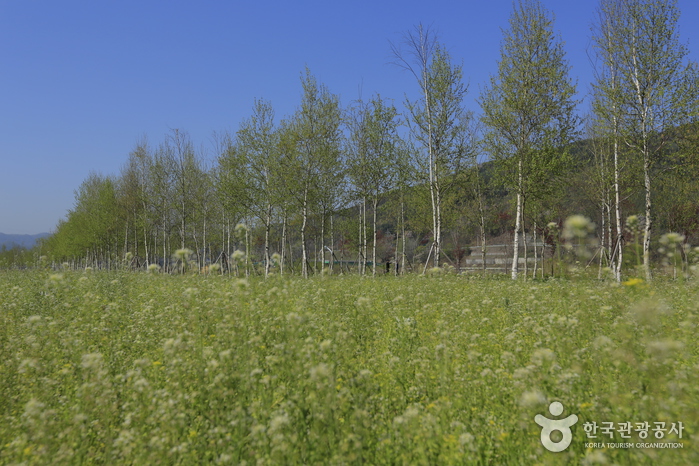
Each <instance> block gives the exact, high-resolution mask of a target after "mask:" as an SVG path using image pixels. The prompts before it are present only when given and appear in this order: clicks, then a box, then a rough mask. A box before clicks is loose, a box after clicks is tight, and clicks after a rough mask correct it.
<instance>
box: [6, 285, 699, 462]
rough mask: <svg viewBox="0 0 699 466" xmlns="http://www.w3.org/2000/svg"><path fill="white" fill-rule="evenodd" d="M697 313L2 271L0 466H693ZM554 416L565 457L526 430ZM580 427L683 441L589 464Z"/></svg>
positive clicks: (668, 303)
mask: <svg viewBox="0 0 699 466" xmlns="http://www.w3.org/2000/svg"><path fill="white" fill-rule="evenodd" d="M698 298H699V286H697V284H696V282H694V281H692V280H688V281H684V282H675V281H662V280H656V281H655V282H654V283H653V284H652V285H646V284H645V283H644V282H642V281H640V280H634V281H630V282H627V284H626V285H621V286H620V285H615V284H612V283H607V282H600V281H593V280H586V279H578V280H575V281H571V280H549V281H540V282H528V283H521V282H512V281H511V280H505V279H498V278H490V279H488V278H483V279H468V278H466V277H462V276H454V275H441V274H435V275H432V276H426V277H419V276H406V277H400V278H395V277H390V276H386V277H380V278H379V279H375V280H372V279H363V278H362V277H356V276H351V277H349V276H331V277H317V278H315V279H311V280H300V279H294V278H285V279H282V278H280V277H272V278H271V279H269V280H267V281H264V280H262V279H259V280H258V279H250V280H244V279H231V278H229V277H225V278H224V277H220V276H208V277H204V276H191V275H184V276H167V275H158V274H144V273H116V274H115V273H95V272H89V273H78V272H65V273H63V274H56V275H51V274H50V273H49V272H45V271H44V272H40V271H35V272H25V273H22V272H0V393H1V394H2V398H0V416H2V419H1V422H0V463H3V464H19V463H23V464H82V463H94V464H201V463H221V464H562V463H565V462H570V463H571V464H579V463H580V462H585V463H586V464H592V463H595V462H604V461H608V462H610V463H617V464H699V448H697V442H698V441H699V439H697V428H698V427H699V402H697V400H699V370H698V369H699V347H698V345H697V339H696V333H697V323H699V299H698ZM554 400H556V401H560V402H561V403H563V405H564V407H565V409H566V411H565V412H564V413H563V416H567V415H568V414H570V413H575V414H577V415H578V417H579V419H580V420H579V422H578V424H576V425H575V426H574V427H573V442H572V444H571V446H570V447H569V448H568V449H567V450H566V451H564V452H562V453H550V452H548V451H547V450H545V449H544V448H543V446H542V445H541V442H540V440H539V435H540V432H541V430H540V428H539V426H537V425H536V424H535V423H534V416H535V415H536V414H544V415H547V416H548V411H547V408H548V403H550V402H551V401H554ZM588 421H589V422H592V421H596V422H597V423H601V422H602V421H613V422H615V423H617V422H625V421H630V422H634V423H635V422H644V421H648V422H650V423H651V425H652V423H653V422H655V421H665V422H667V423H672V422H682V423H683V425H684V432H683V435H682V439H678V438H677V436H676V435H674V434H667V435H666V436H665V438H664V439H663V440H658V441H672V442H679V443H682V444H683V445H684V448H682V449H675V450H666V449H639V448H632V449H596V448H595V449H592V448H586V443H587V442H593V441H595V440H588V439H587V437H586V435H585V432H584V430H583V423H585V422H588ZM668 425H669V424H668ZM651 435H652V434H651ZM597 441H607V442H609V441H615V442H620V441H622V440H621V439H620V438H619V435H618V434H617V435H616V437H615V438H614V439H612V440H610V439H609V438H604V437H603V438H599V439H598V440H597ZM630 441H633V442H636V441H639V439H638V437H637V435H636V434H635V433H632V440H630ZM654 441H655V440H654Z"/></svg>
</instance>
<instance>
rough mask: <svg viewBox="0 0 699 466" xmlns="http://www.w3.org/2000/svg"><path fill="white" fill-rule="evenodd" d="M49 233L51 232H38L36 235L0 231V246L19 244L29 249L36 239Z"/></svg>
mask: <svg viewBox="0 0 699 466" xmlns="http://www.w3.org/2000/svg"><path fill="white" fill-rule="evenodd" d="M50 235H51V233H38V234H36V235H7V234H5V233H0V248H1V247H3V246H5V247H7V248H12V247H15V246H19V247H22V248H27V249H30V248H33V247H34V245H35V244H36V242H37V240H39V239H41V238H46V237H47V236H50Z"/></svg>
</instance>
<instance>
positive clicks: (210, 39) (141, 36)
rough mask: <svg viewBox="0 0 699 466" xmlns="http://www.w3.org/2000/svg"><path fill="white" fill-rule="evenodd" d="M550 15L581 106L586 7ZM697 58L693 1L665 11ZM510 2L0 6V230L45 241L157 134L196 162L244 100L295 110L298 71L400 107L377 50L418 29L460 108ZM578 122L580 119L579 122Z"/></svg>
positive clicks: (495, 42)
mask: <svg viewBox="0 0 699 466" xmlns="http://www.w3.org/2000/svg"><path fill="white" fill-rule="evenodd" d="M543 3H544V5H545V6H546V7H547V8H548V9H549V10H550V11H553V13H554V14H555V18H556V22H555V29H556V30H557V31H558V32H559V33H560V36H561V37H562V39H563V40H564V41H565V43H566V45H565V47H566V50H567V53H568V59H569V61H570V64H571V65H572V67H573V69H572V75H573V77H574V78H576V79H577V80H578V90H579V93H580V97H581V98H582V97H584V95H585V94H586V93H587V90H588V87H589V82H590V81H591V80H592V70H591V66H590V64H589V60H588V55H587V53H588V49H589V47H590V46H589V44H590V24H591V22H592V19H593V14H594V11H595V9H596V6H597V2H596V1H593V0H578V1H554V0H544V1H543ZM678 4H679V7H680V9H681V10H682V20H681V23H680V25H681V34H682V39H683V41H684V42H688V44H689V48H690V51H691V58H692V59H693V60H695V61H696V60H697V56H699V55H698V53H699V45H698V44H696V42H697V41H699V35H697V34H696V32H695V26H696V23H697V20H699V2H696V1H694V0H680V1H679V3H678ZM511 8H512V2H511V1H510V0H487V1H482V0H470V1H469V0H466V1H463V0H462V1H442V0H433V1H431V2H425V1H412V0H411V1H380V0H374V1H365V0H359V1H358V0H353V1H332V0H331V1H327V0H325V1H303V0H299V1H296V2H289V1H276V2H269V1H264V0H259V1H254V2H253V1H245V2H244V1H207V0H202V1H196V2H195V1H187V2H185V1H155V0H153V1H148V0H139V1H132V0H126V1H124V0H122V1H119V2H116V1H112V2H102V1H99V2H97V1H70V0H64V1H60V2H58V1H55V0H35V1H22V0H0V232H3V233H10V234H13V233H39V232H46V231H52V229H53V228H54V226H55V225H56V223H57V221H58V220H59V219H60V218H62V217H64V216H65V215H66V212H67V210H68V209H70V208H71V207H72V206H73V202H74V190H75V189H76V188H77V187H78V186H79V185H80V183H81V182H82V181H83V180H84V179H85V178H86V177H87V175H88V174H89V173H90V172H91V171H95V172H100V173H102V174H117V173H118V172H119V170H120V168H121V166H122V165H123V164H124V163H125V162H126V159H127V157H128V154H129V152H130V151H131V150H132V149H133V147H134V145H135V143H136V141H137V140H138V139H139V138H141V137H142V136H144V135H146V136H148V138H149V140H150V142H151V143H154V144H155V143H158V142H160V141H161V140H162V139H163V137H164V135H165V133H167V132H168V131H169V129H171V128H180V129H183V130H186V131H188V132H189V133H190V135H191V137H192V139H193V140H194V142H195V144H196V145H197V146H200V147H203V148H205V149H209V150H211V142H210V141H211V134H212V133H213V131H218V132H221V131H235V130H236V129H237V127H238V124H239V123H240V121H241V120H242V119H243V118H246V117H247V116H249V115H250V113H251V108H252V105H253V100H254V99H255V98H256V97H262V98H265V99H268V100H271V101H272V104H273V105H274V107H275V110H276V113H277V116H278V117H283V116H286V115H289V114H291V113H292V112H293V111H294V110H295V108H296V106H297V105H298V103H299V101H300V95H301V86H300V80H299V78H300V74H301V72H302V70H303V69H304V67H305V66H306V65H307V66H308V67H309V68H310V69H311V71H312V73H313V74H314V75H316V77H317V78H318V79H319V80H320V81H321V82H322V83H324V84H326V85H327V86H328V87H329V89H330V90H331V91H332V92H334V93H336V94H339V95H340V97H341V99H342V103H343V104H345V105H346V104H347V103H349V102H350V101H352V100H354V99H356V98H357V97H358V96H359V92H360V89H361V92H362V95H363V96H364V97H365V98H368V97H370V96H371V95H372V94H374V93H380V94H381V95H382V96H383V97H387V98H392V99H394V100H395V101H396V104H397V105H398V104H401V102H402V100H403V99H404V96H405V95H406V94H408V95H409V96H415V94H416V91H417V89H416V84H415V83H414V82H413V81H412V79H411V77H410V76H409V75H407V74H406V73H405V72H403V71H401V70H400V69H398V68H396V67H395V66H391V65H389V64H388V62H389V61H390V48H389V41H394V42H396V41H399V40H400V36H401V34H402V33H403V32H404V31H406V30H407V29H410V28H411V27H413V26H414V25H415V24H417V23H419V22H422V23H424V24H426V25H431V26H432V27H433V28H435V29H436V30H438V31H439V33H440V38H441V41H442V42H443V43H444V44H446V46H447V47H448V48H449V50H450V52H451V54H452V58H453V59H454V60H457V61H459V62H463V64H464V74H465V76H466V78H467V80H468V82H469V83H470V92H469V100H468V105H469V106H470V107H471V108H472V109H473V110H474V111H476V112H477V111H478V108H477V106H476V104H475V102H474V99H475V98H476V97H477V96H478V94H479V88H480V87H482V86H483V84H484V83H486V82H487V79H488V77H489V76H490V75H491V74H493V73H495V71H496V64H497V61H498V59H499V53H500V52H499V51H500V41H501V39H502V30H501V29H502V28H506V27H507V24H508V23H507V21H508V18H509V16H510V12H511ZM582 110H584V109H582Z"/></svg>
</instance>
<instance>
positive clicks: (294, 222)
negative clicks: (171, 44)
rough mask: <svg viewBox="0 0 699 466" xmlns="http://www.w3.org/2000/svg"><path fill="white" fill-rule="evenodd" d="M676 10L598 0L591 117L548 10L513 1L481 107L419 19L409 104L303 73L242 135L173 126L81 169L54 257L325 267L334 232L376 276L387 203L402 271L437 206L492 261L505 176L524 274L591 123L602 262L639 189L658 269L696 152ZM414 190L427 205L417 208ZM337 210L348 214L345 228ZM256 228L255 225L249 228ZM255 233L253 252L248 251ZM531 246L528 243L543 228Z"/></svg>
mask: <svg viewBox="0 0 699 466" xmlns="http://www.w3.org/2000/svg"><path fill="white" fill-rule="evenodd" d="M678 17H679V10H678V8H677V5H676V2H674V1H656V0H601V1H600V4H599V7H598V11H597V15H596V17H595V19H594V21H593V26H594V27H593V31H594V32H593V37H592V40H593V41H592V42H593V44H594V48H593V52H594V53H593V54H592V56H593V65H594V67H595V72H596V79H595V82H594V83H592V99H591V100H592V106H591V111H590V114H589V116H588V117H586V118H585V119H584V121H583V119H582V118H580V116H579V108H578V107H579V104H580V101H579V100H577V97H576V96H577V95H578V93H577V90H576V85H577V83H576V82H575V81H574V80H573V79H572V77H571V76H570V69H571V68H570V65H569V64H568V62H567V60H566V57H565V51H564V48H563V41H562V39H561V38H560V36H559V35H557V34H556V32H555V29H554V23H553V15H552V14H551V13H550V12H549V11H547V10H546V9H545V8H544V7H543V6H542V5H541V4H540V2H538V1H537V0H520V1H518V2H517V3H515V4H514V6H513V12H512V15H511V17H510V22H509V27H508V28H506V29H504V31H503V35H504V36H503V40H502V43H501V56H500V59H499V61H498V68H497V72H496V73H495V74H493V75H492V76H491V78H490V80H489V82H488V83H486V84H485V85H484V86H483V87H482V88H481V91H480V95H479V96H478V98H477V101H478V103H479V106H480V108H479V115H478V116H476V114H474V112H473V111H471V110H468V109H467V108H466V107H465V104H464V99H465V97H466V96H467V93H468V90H469V89H468V86H467V85H466V84H465V79H464V69H463V65H461V64H458V63H456V62H455V61H454V60H453V59H452V57H451V56H450V54H449V52H448V49H447V47H446V46H445V44H443V43H441V42H440V41H439V38H438V37H437V36H436V35H435V33H434V32H433V31H432V30H430V29H429V28H426V27H423V26H422V25H418V26H417V27H415V28H413V29H412V30H410V31H408V32H407V33H406V34H404V36H403V37H402V40H401V41H399V42H397V43H395V44H392V45H391V51H392V55H393V57H394V64H395V65H397V66H398V67H400V68H402V69H403V70H405V71H406V72H408V73H410V74H411V75H412V76H413V77H414V78H415V83H416V86H415V91H416V92H413V94H415V95H416V96H417V97H416V98H414V99H411V98H408V97H406V99H405V101H404V103H403V110H402V111H400V110H399V109H398V108H397V107H396V106H395V105H394V103H393V102H392V101H391V100H388V99H385V98H383V97H381V96H379V95H376V96H374V97H373V98H371V99H370V100H368V101H356V102H353V103H352V104H351V105H349V106H347V107H346V108H343V107H342V106H341V103H340V99H339V97H338V96H337V95H335V94H333V93H332V92H330V90H329V89H328V88H327V87H326V86H325V85H323V84H321V83H319V82H318V81H317V80H316V78H315V77H314V76H313V74H312V73H311V72H310V71H309V70H308V69H307V70H306V71H305V72H304V73H303V74H302V76H301V85H302V93H301V102H300V104H299V106H298V108H297V110H296V111H295V112H294V113H293V114H292V115H290V116H287V117H284V118H281V119H278V118H277V116H276V115H275V112H274V109H273V106H272V104H271V103H270V102H268V101H265V100H263V99H259V100H256V101H255V103H254V106H253V112H252V115H251V116H250V117H249V118H248V119H246V120H244V121H243V122H241V123H240V126H239V129H238V131H237V132H236V133H235V134H219V135H214V137H213V138H212V139H213V149H211V148H209V149H204V148H196V147H195V146H194V144H193V143H192V141H191V140H190V138H189V137H188V135H187V134H186V133H185V132H183V131H180V130H172V131H171V132H170V133H169V134H168V135H167V137H166V138H165V140H164V141H163V142H161V143H160V144H159V145H157V146H156V147H151V146H150V145H149V144H148V142H147V141H146V140H144V141H142V142H140V143H138V144H137V145H136V147H135V149H134V150H133V151H132V153H131V154H130V156H129V159H128V162H127V163H126V165H125V166H124V168H123V170H122V172H121V174H120V175H119V176H118V177H112V176H102V175H96V174H93V175H91V176H90V177H88V179H86V180H85V182H84V183H83V184H82V185H81V186H80V188H79V189H78V190H77V191H76V205H75V207H74V208H73V209H72V210H71V211H70V212H69V214H68V216H67V218H66V220H65V221H62V222H61V223H60V224H59V225H58V226H57V230H56V233H55V234H54V235H53V237H52V238H51V239H50V240H49V241H48V242H47V243H46V245H47V247H48V248H49V250H51V251H52V253H53V254H54V255H55V256H56V257H76V256H80V257H83V258H91V259H92V260H93V261H102V262H104V261H109V260H115V259H114V258H118V259H116V260H124V259H123V258H126V257H129V258H133V257H135V258H140V259H141V260H142V262H143V263H144V264H145V265H149V264H151V263H159V264H160V265H163V266H166V267H167V266H168V258H169V257H171V256H172V250H173V249H175V248H179V249H182V250H184V249H186V248H189V249H191V251H192V253H193V254H194V255H195V256H196V260H197V263H198V264H199V266H205V265H206V264H210V263H224V262H225V264H226V265H227V266H228V267H229V268H231V267H239V266H242V265H243V263H244V264H245V265H248V264H249V263H250V262H252V261H253V260H255V261H257V262H258V263H261V264H263V271H264V274H265V275H267V274H269V273H270V272H271V268H272V267H277V268H278V270H279V271H280V272H281V273H284V272H285V270H286V271H291V270H290V269H291V267H292V266H293V265H292V264H297V268H296V269H295V270H293V271H294V272H297V273H300V274H301V275H302V276H304V277H307V276H308V275H309V274H310V273H312V271H313V270H317V267H312V266H311V263H312V262H316V261H317V260H318V258H319V257H320V262H321V266H322V264H325V263H328V264H330V266H331V267H332V264H334V263H335V262H336V261H337V259H338V257H337V252H338V251H337V250H338V248H339V247H340V246H339V245H342V244H346V243H347V242H351V243H352V244H353V245H354V246H355V252H354V254H356V258H357V260H356V262H357V267H358V269H359V272H360V273H369V272H371V273H372V274H376V273H377V263H379V262H381V261H380V260H379V258H378V257H377V244H378V239H379V238H378V235H379V233H380V231H379V227H378V225H379V224H380V223H381V219H380V218H378V215H379V212H381V210H380V208H379V206H380V205H381V204H389V203H390V204H391V205H392V206H393V210H392V212H393V213H392V218H391V223H392V224H393V225H394V237H393V259H392V260H393V263H394V271H395V272H397V271H398V269H399V268H400V269H402V270H405V269H406V238H407V237H409V236H410V234H409V233H410V232H409V231H408V230H409V229H410V228H411V227H412V229H414V230H415V229H416V227H415V225H416V224H418V223H419V222H418V221H417V220H416V218H417V217H424V216H425V215H429V216H430V221H429V222H425V224H427V225H428V230H429V239H430V241H429V248H428V249H427V257H426V258H424V264H425V265H424V266H425V268H427V266H428V264H430V263H431V264H432V265H433V266H434V267H439V266H440V265H442V264H443V263H444V257H443V255H444V252H443V248H444V231H443V230H444V220H445V215H448V214H447V213H446V212H447V211H454V209H457V210H458V209H459V208H461V209H465V208H467V207H466V206H468V209H470V210H472V212H470V213H469V214H468V215H466V217H467V218H468V219H469V221H470V222H471V223H472V228H471V230H472V231H478V237H479V240H480V241H479V242H480V245H481V247H482V250H481V254H482V259H483V265H484V266H485V244H486V233H487V232H488V231H492V228H491V226H490V225H489V224H488V218H489V217H492V212H488V208H489V207H488V203H489V200H488V196H487V195H486V193H487V192H489V191H490V192H492V190H493V187H494V186H499V187H504V188H505V190H506V192H507V193H508V194H509V195H510V197H511V199H512V211H513V214H512V217H513V225H512V233H513V235H512V238H513V244H512V254H513V257H512V261H511V270H510V272H511V276H512V278H513V279H517V278H518V276H519V275H520V273H521V271H520V265H521V264H522V263H523V264H524V267H525V270H524V274H525V276H526V274H527V270H526V267H527V263H528V261H526V260H524V261H521V260H520V257H519V253H520V249H521V248H520V244H519V241H520V239H522V240H524V241H526V238H527V236H526V235H523V234H522V233H523V232H526V231H533V232H534V234H535V235H536V234H537V232H539V234H544V233H546V232H548V234H549V235H550V231H551V229H550V228H549V229H548V230H547V229H546V225H547V224H549V222H554V223H556V222H558V223H560V213H561V209H560V208H557V207H556V203H557V202H559V203H560V200H561V199H562V196H563V193H564V192H565V191H566V189H568V188H569V186H568V184H569V183H570V180H571V173H573V172H575V171H576V170H578V169H579V168H580V167H579V166H578V165H579V164H581V163H583V162H581V160H575V159H573V158H572V157H571V154H570V148H571V147H572V144H573V143H574V142H575V141H579V140H580V138H581V136H582V135H583V131H584V135H585V136H586V137H587V138H588V140H589V141H592V143H590V145H589V147H590V152H591V157H590V158H591V160H593V162H592V163H591V164H589V165H590V166H591V167H592V175H591V176H590V177H589V182H588V190H589V192H588V193H587V194H584V193H581V194H580V195H581V196H585V195H587V196H588V197H590V198H592V199H593V201H594V202H595V203H596V204H597V205H598V206H599V208H598V210H597V211H596V214H595V218H596V219H599V223H600V225H601V228H600V229H599V230H598V233H597V234H598V237H599V240H600V244H601V248H600V260H601V261H602V260H604V261H606V263H607V264H608V265H609V266H610V267H611V269H612V270H613V273H614V275H615V277H616V278H617V280H621V278H622V264H623V263H624V262H623V261H624V258H623V250H624V238H625V236H628V233H626V234H625V229H627V225H626V224H625V223H626V222H625V219H624V218H625V217H624V215H627V216H628V215H629V214H631V212H624V211H623V210H624V209H625V208H626V209H628V208H629V207H628V206H629V202H628V200H629V198H631V197H633V196H634V194H635V193H636V192H637V191H638V190H639V189H642V191H643V197H644V211H643V215H642V216H641V217H642V227H643V268H644V270H645V273H646V275H647V278H650V272H651V268H650V244H651V232H652V231H653V230H652V226H653V218H654V217H653V214H654V211H653V203H652V199H653V197H652V195H653V192H654V186H653V179H654V176H656V174H657V173H659V172H660V171H663V170H664V171H665V172H667V171H671V170H673V169H674V168H677V167H678V166H685V167H686V166H687V164H691V163H693V162H692V161H693V156H692V150H684V151H683V150H678V149H677V145H678V144H681V143H679V142H678V141H684V140H685V139H686V138H685V139H683V138H682V137H680V136H681V134H679V133H680V131H679V129H680V128H683V127H685V126H683V125H687V124H690V123H692V122H696V120H697V115H698V110H697V101H698V99H697V97H698V92H699V86H698V83H699V77H698V75H697V68H696V65H695V64H694V63H691V62H690V61H689V60H688V59H687V55H688V51H687V48H686V47H685V46H684V45H682V44H681V43H680V39H679V32H678V29H677V21H678ZM583 123H584V124H583ZM671 141H672V143H673V144H674V146H673V147H672V151H671V153H672V154H674V155H673V156H672V157H670V156H669V155H668V154H669V153H670V152H669V149H670V147H669V146H670V142H671ZM211 152H213V154H214V157H211V156H210V154H211ZM207 153H208V154H209V156H207ZM677 154H682V156H678V155H677ZM486 159H488V160H490V163H491V164H492V166H493V167H494V168H493V170H492V172H494V173H495V176H491V177H488V178H487V179H486V178H485V177H484V176H483V170H481V168H480V167H481V165H482V162H483V161H484V160H486ZM585 163H586V162H585ZM420 190H423V191H424V192H425V193H426V194H427V196H426V199H427V200H428V202H427V206H428V207H429V208H428V209H422V210H421V209H416V208H415V205H414V204H415V203H417V202H418V200H417V199H419V196H416V194H415V193H416V192H418V191H420ZM491 204H492V202H491ZM625 206H626V207H625ZM491 207H492V205H491ZM559 207H560V206H559ZM339 212H343V213H344V214H343V215H344V216H345V217H346V216H347V214H346V213H347V212H355V213H356V217H355V220H356V222H355V223H352V227H351V228H350V227H349V226H348V225H349V224H348V223H346V222H344V223H342V222H340V216H338V213H339ZM634 213H635V212H634ZM596 221H597V220H596ZM338 223H342V224H340V225H338ZM311 224H312V226H313V232H312V235H313V241H312V243H313V249H314V251H313V252H311V251H310V250H309V234H311V233H310V230H309V228H310V227H311ZM253 227H254V228H255V230H256V231H258V232H262V233H261V234H256V235H254V238H253V235H252V233H251V228H253ZM348 228H349V229H348ZM260 238H262V239H261V240H260ZM348 238H351V241H349V240H348ZM259 241H262V242H263V244H262V245H261V250H262V253H261V254H257V257H255V258H253V257H251V251H253V250H258V249H256V248H257V246H258V245H257V244H253V243H256V242H259ZM534 242H535V254H536V251H537V250H536V236H535V239H534ZM231 249H235V250H239V252H238V254H237V255H236V254H234V253H233V251H232V250H231ZM298 249H300V254H299V256H298V257H293V256H294V254H295V251H296V250H298ZM525 250H526V244H525ZM127 254H129V255H128V256H127ZM311 256H313V258H311ZM383 261H384V262H386V261H387V259H386V258H383ZM601 263H602V262H600V264H601ZM368 266H370V267H371V269H370V271H369V270H367V267H368ZM542 273H543V270H542ZM534 274H536V269H535V270H534Z"/></svg>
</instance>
